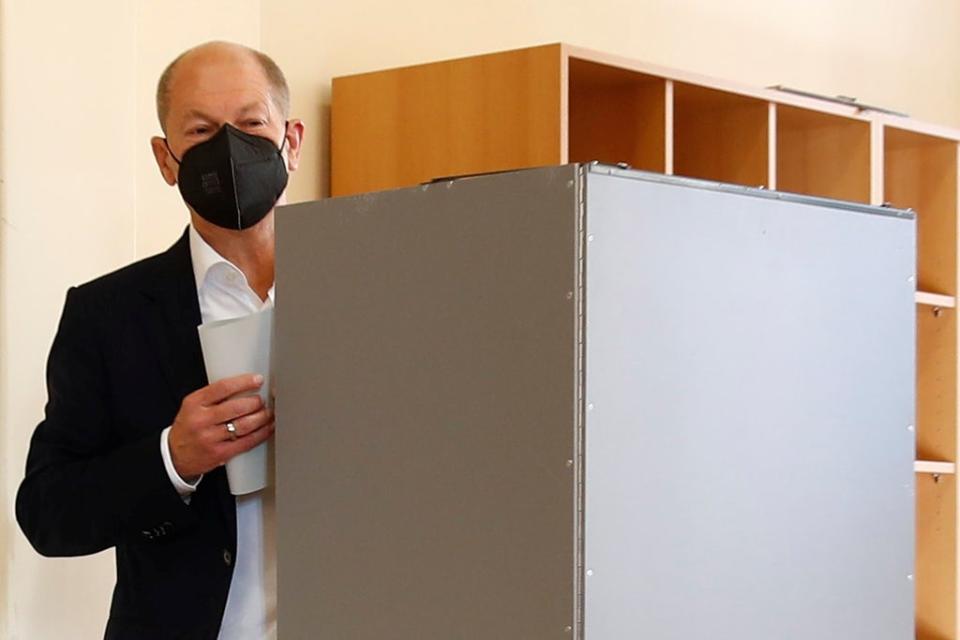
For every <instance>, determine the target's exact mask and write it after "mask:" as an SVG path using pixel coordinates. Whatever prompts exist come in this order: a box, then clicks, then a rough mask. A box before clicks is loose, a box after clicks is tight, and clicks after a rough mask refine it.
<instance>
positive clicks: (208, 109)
mask: <svg viewBox="0 0 960 640" xmlns="http://www.w3.org/2000/svg"><path fill="white" fill-rule="evenodd" d="M168 99H169V114H168V115H169V118H171V119H172V120H175V119H179V118H184V117H186V116H187V115H188V114H190V113H195V112H203V113H206V114H209V115H211V116H217V117H223V118H229V117H230V116H231V115H233V114H234V113H235V112H236V111H238V110H239V109H242V108H249V107H250V105H252V104H258V105H262V106H263V108H265V109H267V110H268V111H269V110H273V108H274V107H273V104H272V102H271V100H270V83H269V81H268V79H267V76H266V74H265V73H264V71H263V68H262V67H261V66H260V64H259V63H258V62H257V60H256V59H255V58H254V57H253V56H252V55H250V54H249V53H246V52H234V51H226V52H224V51H213V52H202V53H199V54H196V55H193V56H189V57H187V58H184V59H183V60H181V61H180V62H179V63H178V64H177V68H176V70H175V72H174V73H173V76H172V78H171V81H170V88H169V94H168Z"/></svg>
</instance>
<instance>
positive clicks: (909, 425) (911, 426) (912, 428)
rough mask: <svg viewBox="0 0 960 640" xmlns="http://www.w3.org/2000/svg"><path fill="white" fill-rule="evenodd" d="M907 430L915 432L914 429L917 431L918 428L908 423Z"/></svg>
mask: <svg viewBox="0 0 960 640" xmlns="http://www.w3.org/2000/svg"><path fill="white" fill-rule="evenodd" d="M907 431H909V432H910V433H913V432H914V431H916V429H915V428H914V426H913V425H912V424H908V425H907Z"/></svg>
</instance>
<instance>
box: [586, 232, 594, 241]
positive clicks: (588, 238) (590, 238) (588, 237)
mask: <svg viewBox="0 0 960 640" xmlns="http://www.w3.org/2000/svg"><path fill="white" fill-rule="evenodd" d="M587 242H593V234H592V233H591V234H590V235H588V236H587Z"/></svg>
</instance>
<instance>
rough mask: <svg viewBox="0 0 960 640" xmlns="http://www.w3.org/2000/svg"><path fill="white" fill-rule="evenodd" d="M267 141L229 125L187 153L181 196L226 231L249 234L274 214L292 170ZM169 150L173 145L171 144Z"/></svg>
mask: <svg viewBox="0 0 960 640" xmlns="http://www.w3.org/2000/svg"><path fill="white" fill-rule="evenodd" d="M283 140H284V141H283V143H282V144H281V145H280V149H277V147H276V145H275V144H274V143H273V142H271V141H270V140H268V139H267V138H261V137H260V136H252V135H250V134H248V133H244V132H243V131H240V130H239V129H237V128H235V127H233V126H231V125H229V124H224V125H223V126H222V127H221V128H220V130H219V131H218V132H217V133H216V134H215V135H214V136H213V137H212V138H210V139H209V140H205V141H203V142H201V143H200V144H197V145H194V146H192V147H190V148H189V149H188V150H187V152H186V153H184V154H183V160H182V161H181V160H177V157H176V156H173V151H170V155H172V156H173V159H174V160H177V162H178V163H180V171H179V173H178V175H177V186H178V187H179V188H180V194H181V195H182V196H183V199H184V200H185V201H186V203H187V204H189V205H190V206H191V207H192V208H193V210H194V211H196V212H197V214H198V215H199V216H200V217H202V218H203V219H204V220H206V221H208V222H211V223H213V224H215V225H217V226H220V227H224V228H226V229H238V230H243V229H248V228H250V227H252V226H253V225H255V224H257V223H258V222H260V221H261V220H263V218H264V216H266V215H267V214H268V213H270V210H271V209H273V207H274V205H275V204H276V203H277V199H278V198H279V197H280V194H282V193H283V190H284V189H285V188H286V187H287V178H288V175H287V165H286V162H284V160H283V155H282V153H283V145H284V144H286V140H287V138H286V136H284V138H283ZM167 149H168V150H169V149H170V145H167Z"/></svg>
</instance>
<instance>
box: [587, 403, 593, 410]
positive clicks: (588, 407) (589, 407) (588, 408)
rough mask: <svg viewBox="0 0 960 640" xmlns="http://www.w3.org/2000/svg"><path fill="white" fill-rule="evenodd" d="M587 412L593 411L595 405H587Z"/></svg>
mask: <svg viewBox="0 0 960 640" xmlns="http://www.w3.org/2000/svg"><path fill="white" fill-rule="evenodd" d="M587 411H593V403H592V402H591V403H590V404H588V405H587Z"/></svg>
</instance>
